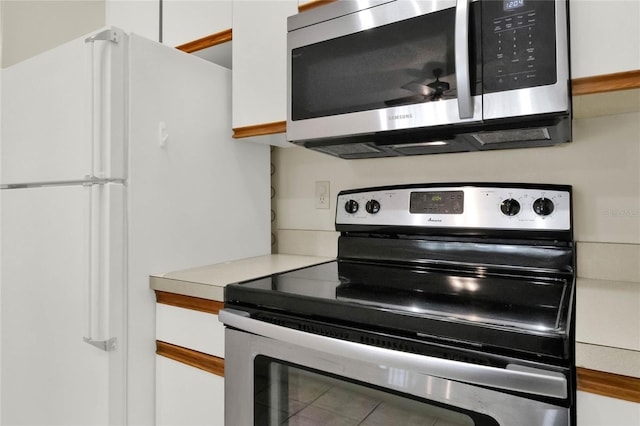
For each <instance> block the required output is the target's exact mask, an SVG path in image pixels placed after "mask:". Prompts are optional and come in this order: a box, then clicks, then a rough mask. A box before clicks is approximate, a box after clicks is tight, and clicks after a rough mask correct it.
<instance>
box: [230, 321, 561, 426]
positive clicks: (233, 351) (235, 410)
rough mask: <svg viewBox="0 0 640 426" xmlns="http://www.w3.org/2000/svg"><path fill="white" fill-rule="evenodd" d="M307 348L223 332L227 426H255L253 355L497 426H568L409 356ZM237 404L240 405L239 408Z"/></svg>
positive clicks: (541, 408)
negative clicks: (466, 413)
mask: <svg viewBox="0 0 640 426" xmlns="http://www.w3.org/2000/svg"><path fill="white" fill-rule="evenodd" d="M223 313H224V311H221V318H223V317H226V319H227V320H229V316H227V315H226V314H224V315H222V314H223ZM234 318H236V317H234ZM237 318H241V319H246V318H242V317H237ZM291 331H293V330H291ZM303 334H304V333H303ZM316 337H320V336H316ZM331 340H333V339H331ZM323 342H324V341H323ZM307 343H308V342H307V341H298V340H295V341H294V342H285V341H280V340H273V339H271V338H267V337H263V336H259V335H254V334H250V333H245V332H242V331H238V330H233V329H229V328H227V329H226V331H225V345H226V348H227V354H228V356H227V357H226V358H225V400H226V401H227V404H226V405H225V423H226V424H229V425H249V424H254V409H253V403H248V401H253V400H254V382H253V380H254V379H253V377H254V358H255V357H256V356H257V355H265V356H268V357H272V358H274V359H276V360H284V361H286V362H290V363H293V364H296V365H299V366H303V367H308V368H312V369H315V370H317V371H321V372H326V373H328V374H334V375H337V376H340V377H344V378H347V379H352V380H357V381H359V382H361V383H367V384H370V385H372V386H377V387H379V388H382V389H388V390H391V391H395V392H400V393H402V394H405V395H406V394H408V395H413V396H417V397H419V398H425V399H429V400H431V401H434V402H436V403H442V404H445V405H446V406H455V407H459V408H461V409H464V410H470V411H473V412H476V413H482V414H485V415H488V416H490V417H492V418H494V419H495V420H496V421H497V422H498V424H500V425H517V424H521V425H545V426H566V425H567V424H568V422H569V415H570V414H569V409H567V408H563V407H558V406H553V405H550V404H546V403H543V402H539V401H535V400H531V399H527V398H523V397H518V396H514V395H510V394H505V393H501V392H498V391H496V390H490V389H485V388H480V387H477V386H475V385H471V384H466V383H461V382H459V381H455V380H450V379H448V378H446V377H442V376H439V374H438V373H439V372H438V371H431V370H430V371H424V369H422V368H421V367H420V366H419V365H418V366H416V365H415V364H414V363H413V362H410V363H408V364H407V363H404V362H403V361H404V360H401V359H400V358H401V356H402V355H410V354H399V353H397V352H394V351H388V352H391V353H392V354H393V356H392V357H391V356H390V357H389V359H384V360H381V359H380V358H377V357H376V356H374V357H373V358H372V357H370V355H371V352H369V351H368V348H369V347H366V346H364V345H358V344H355V343H353V345H356V346H359V347H361V348H362V349H360V350H359V351H358V355H357V356H355V357H353V356H349V354H348V353H347V354H346V356H345V354H344V353H332V354H330V353H328V352H327V351H326V349H323V348H322V347H321V348H319V350H318V349H314V348H312V347H309V346H307ZM344 343H349V342H344ZM375 349H379V348H375ZM382 351H384V350H382ZM373 352H378V351H377V350H376V351H373ZM396 356H397V357H399V358H396ZM414 367H417V368H414ZM522 374H524V373H522ZM540 376H543V375H540ZM524 377H525V376H523V378H524ZM533 377H536V378H537V375H531V376H530V378H533ZM542 380H544V381H548V382H553V379H552V378H549V377H542ZM525 381H527V380H526V379H525ZM454 395H455V398H454V397H453V396H454ZM239 401H241V403H238V402H239ZM231 402H235V403H231Z"/></svg>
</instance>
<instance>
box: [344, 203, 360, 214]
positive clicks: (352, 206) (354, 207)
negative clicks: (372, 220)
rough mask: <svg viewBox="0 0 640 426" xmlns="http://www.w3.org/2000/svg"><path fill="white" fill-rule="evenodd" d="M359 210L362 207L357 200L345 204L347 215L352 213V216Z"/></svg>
mask: <svg viewBox="0 0 640 426" xmlns="http://www.w3.org/2000/svg"><path fill="white" fill-rule="evenodd" d="M359 208H360V205H359V204H358V202H357V201H356V200H349V201H347V202H346V203H344V209H345V210H346V212H347V213H351V214H353V213H356V212H357V211H358V209H359Z"/></svg>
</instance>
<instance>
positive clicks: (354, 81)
mask: <svg viewBox="0 0 640 426" xmlns="http://www.w3.org/2000/svg"><path fill="white" fill-rule="evenodd" d="M474 12H475V7H473V8H472V11H471V13H472V19H471V22H472V23H473V22H474V18H473V16H474V14H475V13H474ZM478 15H479V13H478ZM454 21H455V8H451V9H446V10H443V11H439V12H434V13H428V14H426V15H422V16H418V17H415V18H411V19H407V20H404V21H400V22H396V23H392V24H388V25H385V26H381V27H376V28H374V29H371V30H367V31H360V32H357V33H353V34H349V35H346V36H342V37H338V38H334V39H330V40H327V41H323V42H319V43H315V44H311V45H308V46H303V47H300V48H296V49H293V51H292V52H291V108H292V110H291V114H292V119H293V120H302V119H309V118H316V117H323V116H331V115H337V114H345V113H353V112H358V111H367V110H377V109H383V108H390V107H396V106H402V105H413V104H420V103H424V102H434V101H439V100H446V99H455V98H457V90H456V74H455V73H456V70H455V52H454V28H455V25H454ZM471 31H475V29H473V28H472V30H471ZM470 49H471V50H472V52H473V51H475V50H476V49H475V48H474V47H473V46H471V47H470ZM478 50H479V49H478ZM471 56H472V58H473V57H475V53H472V54H471ZM474 62H475V61H474ZM471 68H472V69H471V72H472V76H471V78H472V80H471V81H472V82H475V77H476V76H475V74H476V73H475V71H474V67H473V66H472V67H471ZM475 86H476V84H472V94H476V87H475Z"/></svg>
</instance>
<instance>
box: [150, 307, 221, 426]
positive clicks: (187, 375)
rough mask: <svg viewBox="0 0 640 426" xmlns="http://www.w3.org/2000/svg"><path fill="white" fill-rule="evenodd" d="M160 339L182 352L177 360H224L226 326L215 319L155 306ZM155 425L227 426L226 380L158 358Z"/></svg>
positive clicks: (205, 314) (213, 316) (167, 359)
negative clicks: (197, 356)
mask: <svg viewBox="0 0 640 426" xmlns="http://www.w3.org/2000/svg"><path fill="white" fill-rule="evenodd" d="M156 339H157V340H158V341H160V342H164V343H168V344H170V345H172V346H173V345H175V346H177V347H179V351H177V352H176V353H177V355H178V358H176V359H180V355H181V354H183V353H184V352H185V350H186V352H189V351H192V352H194V353H201V354H206V355H205V356H204V357H205V358H209V359H212V357H216V358H219V359H221V358H223V357H224V326H223V325H222V323H220V322H219V321H218V316H217V315H214V314H211V313H207V312H201V311H197V310H192V309H185V308H179V307H175V306H171V305H166V304H162V303H157V304H156ZM159 345H160V344H159ZM165 346H166V345H165ZM170 349H172V348H170ZM173 349H175V348H173ZM160 353H163V352H160ZM156 425H166V426H176V425H180V426H189V425H198V426H223V425H224V377H222V376H219V375H217V374H215V373H213V372H211V371H207V370H206V369H200V368H197V367H194V366H192V365H188V364H186V363H183V362H180V361H176V360H174V359H172V358H170V357H166V356H163V355H156Z"/></svg>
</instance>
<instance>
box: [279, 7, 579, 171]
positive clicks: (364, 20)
mask: <svg viewBox="0 0 640 426" xmlns="http://www.w3.org/2000/svg"><path fill="white" fill-rule="evenodd" d="M568 46H569V40H568V4H567V1H566V0H457V1H456V0H380V1H375V0H339V1H337V2H335V3H330V4H327V5H325V6H322V7H319V8H316V9H312V10H310V11H307V12H303V13H300V14H298V15H294V16H291V17H289V19H288V34H287V51H288V70H287V71H288V75H287V78H288V80H287V89H288V108H287V114H288V116H287V140H289V141H290V142H293V143H296V144H299V145H303V146H305V147H307V148H311V149H314V150H317V151H321V152H324V153H327V154H331V155H334V156H337V157H341V158H347V159H353V158H369V157H387V156H403V155H415V154H433V153H442V152H459V151H478V150H490V149H499V148H519V147H529V146H546V145H553V144H557V143H562V142H568V141H570V140H571V80H570V72H569V48H568Z"/></svg>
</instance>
